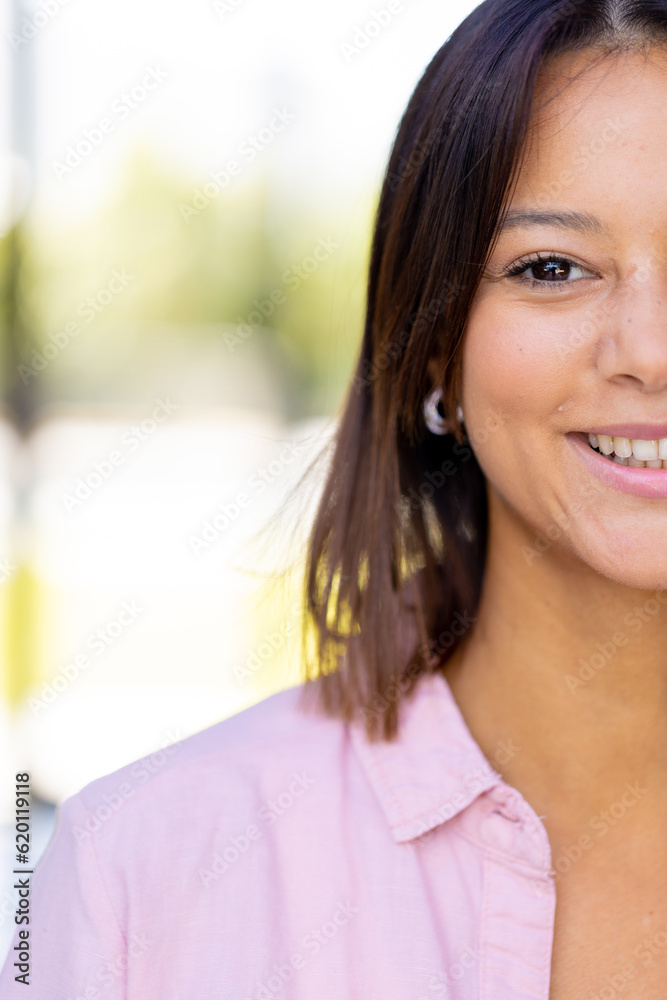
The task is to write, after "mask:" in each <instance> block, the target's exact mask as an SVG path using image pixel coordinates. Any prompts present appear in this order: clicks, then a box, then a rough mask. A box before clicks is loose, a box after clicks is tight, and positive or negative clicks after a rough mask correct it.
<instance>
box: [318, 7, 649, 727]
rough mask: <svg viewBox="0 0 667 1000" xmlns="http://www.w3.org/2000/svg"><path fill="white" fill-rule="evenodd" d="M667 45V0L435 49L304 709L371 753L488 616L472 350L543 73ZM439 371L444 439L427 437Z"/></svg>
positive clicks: (390, 226) (383, 233) (481, 30)
mask: <svg viewBox="0 0 667 1000" xmlns="http://www.w3.org/2000/svg"><path fill="white" fill-rule="evenodd" d="M665 32H667V0H486V2H485V3H482V4H481V5H480V6H479V7H477V8H476V9H475V10H474V11H473V12H472V13H471V14H470V16H469V17H468V18H466V20H465V21H464V22H463V23H462V24H461V25H460V26H459V27H458V28H457V30H456V31H455V32H454V33H453V35H452V36H451V38H450V39H449V40H448V41H447V42H446V43H445V44H444V45H443V46H442V48H441V49H439V51H438V52H437V53H436V55H435V56H434V58H433V59H432V61H431V63H430V64H429V66H428V67H427V69H426V71H425V73H424V75H423V77H422V79H421V80H420V82H419V83H418V85H417V87H416V89H415V91H414V93H413V95H412V97H411V99H410V102H409V104H408V107H407V110H406V111H405V113H404V115H403V118H402V120H401V122H400V126H399V128H398V132H397V136H396V139H395V142H394V146H393V149H392V152H391V156H390V159H389V163H388V166H387V170H386V174H385V178H384V182H383V186H382V191H381V195H380V201H379V206H378V210H377V215H376V220H375V227H374V235H373V242H372V250H371V260H370V273H369V280H368V290H367V312H366V320H365V329H364V335H363V342H362V344H361V352H360V355H359V359H358V363H357V369H356V375H355V376H354V378H353V380H352V384H351V385H350V387H349V390H348V394H347V397H346V400H345V403H344V406H343V412H342V415H341V419H340V422H339V425H338V429H337V433H336V435H335V438H334V441H333V445H332V448H333V454H332V456H331V461H330V464H329V468H328V472H327V477H326V484H325V486H324V490H323V492H322V497H321V501H320V502H319V508H318V511H317V515H316V517H315V521H314V524H313V528H312V534H311V536H310V540H309V544H308V551H307V572H306V578H305V606H306V607H305V611H306V618H305V625H304V631H303V640H304V642H303V665H304V679H305V680H306V682H307V683H306V684H304V694H305V696H306V698H305V699H304V700H307V698H308V695H309V694H312V695H314V697H315V699H316V702H317V704H318V705H319V707H320V708H321V709H322V710H324V711H325V712H326V713H328V714H329V715H334V716H339V717H341V718H344V719H346V720H352V719H353V718H355V717H357V716H358V714H359V713H362V714H363V718H364V721H365V726H366V731H367V733H368V736H369V738H370V739H378V738H384V739H387V740H389V739H393V738H394V737H395V736H396V732H397V720H398V706H399V704H400V701H401V699H402V698H403V697H404V696H406V695H407V694H409V692H410V691H411V690H412V688H413V687H414V684H415V681H416V679H417V678H418V677H419V676H420V675H421V674H423V673H425V672H427V671H431V670H436V669H438V667H440V666H442V664H444V663H445V662H446V660H447V658H448V657H449V656H450V655H451V653H452V651H453V650H454V649H455V648H456V646H457V645H458V643H459V642H460V640H461V636H462V635H464V634H465V633H466V630H467V629H468V628H469V627H470V624H471V623H472V622H473V621H474V620H475V611H476V608H477V605H478V602H479V597H480V592H481V586H482V579H483V574H484V567H485V559H486V543H487V500H486V483H485V478H484V476H483V474H482V471H481V469H480V467H479V465H478V463H477V460H476V458H475V454H474V451H473V449H472V448H471V447H470V444H474V443H475V442H474V441H472V442H469V441H467V439H466V436H465V433H464V429H463V427H462V426H461V425H460V424H459V422H458V421H457V419H456V405H457V399H458V393H459V384H460V377H461V345H462V340H463V335H464V330H465V326H466V320H467V317H468V313H469V311H470V307H471V304H472V302H473V299H474V296H475V293H476V290H477V288H478V285H479V282H480V279H481V276H482V274H483V271H484V268H485V265H486V261H487V259H488V255H489V253H490V251H491V249H492V246H493V239H494V233H495V231H496V227H497V225H498V223H499V221H501V216H502V214H503V212H504V210H505V208H506V206H507V204H508V202H509V197H510V195H511V191H512V189H513V186H514V184H515V182H516V179H517V176H518V172H519V170H520V167H521V159H522V155H523V152H524V149H525V140H526V137H527V134H528V128H529V125H530V121H531V115H532V112H533V103H534V97H535V92H536V84H537V79H538V74H539V72H540V70H541V68H542V66H543V64H544V62H545V60H546V59H547V58H548V57H551V56H555V55H558V54H561V53H564V52H575V51H577V50H579V49H583V48H586V47H591V46H592V47H595V49H596V50H598V53H596V55H597V54H599V55H600V57H601V58H604V56H605V55H606V54H608V53H610V52H618V51H623V50H626V49H636V48H645V47H648V44H649V43H650V42H651V41H653V40H654V39H658V38H659V39H660V41H663V42H664V39H665ZM431 358H437V359H438V361H439V362H440V364H441V373H442V375H441V379H440V381H439V383H438V384H439V385H440V386H441V387H442V389H443V405H444V411H445V415H446V417H447V419H448V420H449V422H450V429H451V433H449V434H447V435H444V436H438V435H435V434H432V433H430V432H429V431H428V430H427V428H426V426H425V423H424V416H423V410H422V404H423V400H424V398H425V396H426V395H427V393H428V392H429V390H430V389H431V388H432V385H431V384H430V382H429V379H428V371H427V365H428V362H429V360H430V359H431ZM320 457H321V456H320ZM309 628H310V629H311V631H314V633H315V636H316V644H315V646H316V650H315V655H314V657H313V659H312V662H311V661H310V660H309V653H308V649H307V646H308V638H307V633H308V629H309Z"/></svg>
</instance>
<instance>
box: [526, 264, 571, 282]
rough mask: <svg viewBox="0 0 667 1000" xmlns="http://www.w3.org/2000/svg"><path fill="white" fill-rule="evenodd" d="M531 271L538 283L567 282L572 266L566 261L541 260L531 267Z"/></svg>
mask: <svg viewBox="0 0 667 1000" xmlns="http://www.w3.org/2000/svg"><path fill="white" fill-rule="evenodd" d="M531 270H532V272H533V274H534V276H535V278H536V279H537V280H538V281H561V280H565V281H566V280H567V279H568V277H569V276H570V271H571V270H572V265H571V264H570V263H569V262H568V261H566V260H540V261H537V262H536V263H535V264H533V265H532V266H531Z"/></svg>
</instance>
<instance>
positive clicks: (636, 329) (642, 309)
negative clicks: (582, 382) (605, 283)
mask: <svg viewBox="0 0 667 1000" xmlns="http://www.w3.org/2000/svg"><path fill="white" fill-rule="evenodd" d="M614 294H615V295H617V301H616V302H615V303H614V306H615V308H614V309H613V311H611V318H610V320H609V322H608V324H606V330H605V334H604V336H602V337H601V338H600V340H599V341H598V344H597V357H596V362H597V369H598V371H599V373H600V374H601V375H602V376H603V378H606V379H608V380H609V381H610V382H615V383H616V384H617V385H627V386H628V387H634V388H635V389H636V390H637V389H638V390H639V391H640V392H643V393H646V394H653V393H660V392H665V393H667V310H666V309H665V303H667V269H666V268H665V267H664V266H661V267H659V268H658V267H656V266H655V262H653V266H648V267H642V268H639V269H637V270H636V271H635V272H634V273H633V274H632V275H631V276H629V277H628V278H627V279H625V280H624V281H623V282H622V283H621V284H619V286H618V289H617V291H616V292H615V293H614ZM666 402H667V400H666Z"/></svg>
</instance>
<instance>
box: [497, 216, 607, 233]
mask: <svg viewBox="0 0 667 1000" xmlns="http://www.w3.org/2000/svg"><path fill="white" fill-rule="evenodd" d="M531 226H556V227H558V228H559V229H573V230H574V231H575V232H577V233H583V234H584V235H585V236H590V235H593V236H601V235H602V234H604V233H606V231H607V227H606V226H605V225H604V224H603V223H602V222H600V220H599V219H598V218H597V216H595V215H589V214H588V213H587V212H535V211H530V210H528V211H520V210H518V209H515V210H514V211H512V212H508V214H507V218H506V219H505V220H504V222H502V223H499V225H498V226H497V227H496V233H501V232H506V231H507V230H509V229H527V228H529V227H531Z"/></svg>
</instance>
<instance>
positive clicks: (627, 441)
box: [582, 434, 667, 469]
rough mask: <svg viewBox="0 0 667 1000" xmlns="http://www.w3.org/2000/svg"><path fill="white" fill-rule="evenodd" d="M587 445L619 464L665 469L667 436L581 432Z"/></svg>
mask: <svg viewBox="0 0 667 1000" xmlns="http://www.w3.org/2000/svg"><path fill="white" fill-rule="evenodd" d="M582 437H583V438H585V439H586V440H587V441H588V444H589V447H591V448H592V449H593V451H596V452H597V453H598V454H599V455H602V456H603V457H604V458H608V459H610V460H611V461H612V462H617V463H618V464H619V465H630V466H633V467H634V468H637V469H667V438H654V439H653V440H650V441H648V440H642V439H640V438H637V439H634V438H625V437H609V436H608V435H606V434H587V435H586V434H583V435H582Z"/></svg>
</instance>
